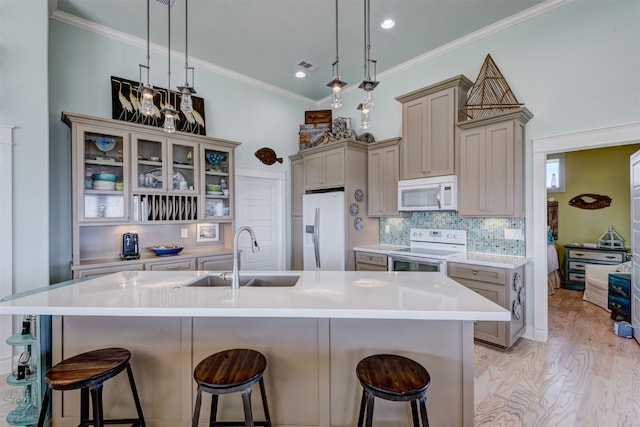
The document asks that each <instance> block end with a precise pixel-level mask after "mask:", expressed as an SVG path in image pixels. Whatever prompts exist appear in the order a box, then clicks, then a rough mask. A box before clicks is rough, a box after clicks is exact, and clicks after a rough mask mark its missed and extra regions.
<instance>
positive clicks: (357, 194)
mask: <svg viewBox="0 0 640 427" xmlns="http://www.w3.org/2000/svg"><path fill="white" fill-rule="evenodd" d="M353 197H355V199H356V202H361V201H362V200H363V199H364V191H362V190H361V189H359V188H358V189H357V190H356V192H355V193H353Z"/></svg>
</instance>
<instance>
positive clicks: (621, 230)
mask: <svg viewBox="0 0 640 427" xmlns="http://www.w3.org/2000/svg"><path fill="white" fill-rule="evenodd" d="M639 149H640V144H635V145H621V146H618V147H610V148H598V149H594V150H582V151H573V152H569V153H565V171H566V183H567V186H566V189H567V191H566V192H564V193H553V194H549V197H554V198H555V199H556V200H557V201H558V241H557V244H558V246H560V247H561V250H560V252H561V257H564V248H562V246H563V245H566V244H568V243H573V242H580V243H587V242H591V243H598V239H599V238H600V236H602V234H603V233H604V232H605V231H607V229H608V227H609V226H610V225H611V226H613V228H614V229H615V230H616V231H617V232H618V234H620V236H621V237H622V238H623V239H624V240H625V246H627V247H628V246H629V244H630V238H631V231H630V222H631V219H630V203H629V200H630V198H629V156H631V154H633V153H634V152H636V151H637V150H639ZM585 193H587V194H602V195H607V196H609V197H611V199H612V200H611V206H609V207H606V208H603V209H579V208H575V207H573V206H570V205H569V201H570V200H571V199H572V198H574V197H575V196H577V195H579V194H585Z"/></svg>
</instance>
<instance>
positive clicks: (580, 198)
mask: <svg viewBox="0 0 640 427" xmlns="http://www.w3.org/2000/svg"><path fill="white" fill-rule="evenodd" d="M569 206H573V207H574V208H580V209H602V208H606V207H608V206H611V197H609V196H604V195H601V194H579V195H577V196H575V197H574V198H573V199H571V200H569Z"/></svg>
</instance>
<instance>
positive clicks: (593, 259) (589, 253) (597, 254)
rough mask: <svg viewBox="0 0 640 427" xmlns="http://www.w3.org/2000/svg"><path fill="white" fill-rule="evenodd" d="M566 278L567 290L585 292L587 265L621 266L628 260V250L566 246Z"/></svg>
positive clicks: (565, 285)
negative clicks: (585, 267) (585, 270)
mask: <svg viewBox="0 0 640 427" xmlns="http://www.w3.org/2000/svg"><path fill="white" fill-rule="evenodd" d="M564 247H565V256H564V277H565V281H564V283H563V284H562V286H563V287H565V288H566V289H572V290H576V291H584V266H585V264H620V263H622V262H626V261H627V259H628V251H629V249H627V248H612V249H610V248H585V247H582V246H573V245H565V246H564Z"/></svg>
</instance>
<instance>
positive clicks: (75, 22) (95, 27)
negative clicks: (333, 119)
mask: <svg viewBox="0 0 640 427" xmlns="http://www.w3.org/2000/svg"><path fill="white" fill-rule="evenodd" d="M50 5H51V15H50V18H51V19H53V20H56V21H58V22H61V23H63V24H67V25H71V26H73V27H76V28H80V29H81V30H84V31H89V32H92V33H95V34H98V35H100V36H103V37H106V38H109V39H112V40H115V41H118V42H120V43H124V44H128V45H130V46H134V47H137V48H140V49H146V48H147V41H146V40H145V39H141V38H138V37H134V36H132V35H131V34H127V33H124V32H122V31H117V30H114V29H113V28H111V27H107V26H105V25H101V24H97V23H95V22H93V21H89V20H87V19H83V18H79V17H77V16H75V15H72V14H70V13H67V12H63V11H61V10H58V9H57V0H51V2H50ZM149 50H150V51H151V52H153V54H154V55H160V56H166V55H167V48H166V47H164V46H161V45H159V44H156V43H152V42H150V43H149ZM171 57H172V58H174V59H176V60H179V59H183V57H184V52H179V51H176V50H174V49H171ZM189 64H190V65H191V66H196V65H197V66H198V68H201V69H204V70H207V71H210V72H212V73H214V74H218V75H220V76H223V77H227V78H230V79H232V80H236V81H239V82H242V83H245V84H247V85H250V86H253V87H256V88H259V89H262V90H265V91H268V92H272V93H275V94H277V95H280V96H284V97H287V98H291V99H294V100H296V101H300V102H304V103H306V104H310V105H316V101H315V100H313V99H311V98H307V97H305V96H301V95H298V94H297V93H293V92H290V91H288V90H284V89H282V88H279V87H277V86H273V85H270V84H268V83H265V82H263V81H261V80H257V79H254V78H252V77H249V76H246V75H244V74H240V73H237V72H235V71H232V70H229V69H228V68H224V67H220V66H218V65H215V64H212V63H210V62H208V61H204V60H202V59H199V58H195V57H192V56H189Z"/></svg>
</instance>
